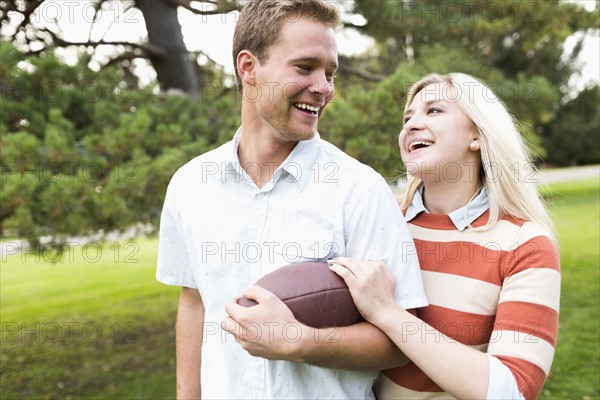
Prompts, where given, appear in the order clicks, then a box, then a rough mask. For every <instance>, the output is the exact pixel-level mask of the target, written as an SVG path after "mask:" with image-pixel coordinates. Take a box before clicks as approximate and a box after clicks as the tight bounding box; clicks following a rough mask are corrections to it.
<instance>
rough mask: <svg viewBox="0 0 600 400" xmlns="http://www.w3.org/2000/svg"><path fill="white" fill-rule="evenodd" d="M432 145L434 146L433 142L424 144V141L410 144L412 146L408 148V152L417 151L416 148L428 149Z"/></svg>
mask: <svg viewBox="0 0 600 400" xmlns="http://www.w3.org/2000/svg"><path fill="white" fill-rule="evenodd" d="M432 144H433V142H423V141H418V142H412V143H411V144H410V146H408V150H410V151H413V150H415V148H416V147H417V146H425V147H428V146H431V145H432Z"/></svg>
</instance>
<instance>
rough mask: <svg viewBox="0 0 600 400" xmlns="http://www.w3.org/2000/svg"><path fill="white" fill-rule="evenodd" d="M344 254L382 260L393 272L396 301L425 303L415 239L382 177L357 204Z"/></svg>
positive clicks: (410, 305)
mask: <svg viewBox="0 0 600 400" xmlns="http://www.w3.org/2000/svg"><path fill="white" fill-rule="evenodd" d="M346 255H347V256H349V257H355V258H361V259H366V260H381V261H385V262H386V264H387V265H388V266H389V267H390V269H391V270H392V272H394V274H395V275H396V279H397V284H396V291H395V294H394V296H395V299H396V302H397V303H398V304H399V305H400V306H401V307H403V308H405V309H411V308H418V307H424V306H426V305H427V300H426V298H425V292H424V290H423V280H422V278H421V270H420V268H419V260H418V258H417V252H416V247H415V244H414V241H413V239H412V236H411V234H410V231H409V230H408V226H407V224H406V221H405V220H404V218H403V217H402V212H401V211H400V207H399V206H398V203H397V202H396V199H395V198H394V195H393V193H392V191H391V189H390V188H389V186H388V184H387V183H386V182H385V180H383V178H381V179H379V180H378V181H377V182H376V183H375V184H374V185H373V186H372V187H371V188H369V190H367V191H366V193H364V194H363V195H362V196H361V198H360V199H359V201H358V202H357V203H356V207H355V208H354V211H353V213H352V218H351V221H350V224H349V229H348V231H347V240H346Z"/></svg>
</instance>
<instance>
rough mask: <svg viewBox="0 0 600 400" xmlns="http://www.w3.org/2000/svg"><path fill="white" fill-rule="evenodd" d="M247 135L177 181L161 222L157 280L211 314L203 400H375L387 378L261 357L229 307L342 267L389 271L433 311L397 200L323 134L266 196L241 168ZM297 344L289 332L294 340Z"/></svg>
mask: <svg viewBox="0 0 600 400" xmlns="http://www.w3.org/2000/svg"><path fill="white" fill-rule="evenodd" d="M241 134H242V133H241V130H238V133H237V134H236V136H235V137H234V140H233V141H231V142H228V143H226V144H224V145H223V146H221V147H219V148H217V149H215V150H213V151H210V152H208V153H206V154H203V155H201V156H199V157H196V158H195V159H193V160H192V161H190V162H189V163H187V164H186V165H185V166H183V167H182V168H180V169H179V170H178V171H177V172H176V173H175V175H174V176H173V178H172V180H171V182H170V184H169V187H168V190H167V195H166V199H165V203H164V207H163V213H162V217H161V225H160V244H159V252H158V269H157V273H156V277H157V279H158V280H159V281H161V282H163V283H166V284H169V285H178V286H185V287H190V288H197V289H198V290H199V292H200V295H201V296H202V301H203V303H204V307H205V321H204V337H203V345H202V368H201V370H202V373H201V382H202V398H207V399H213V398H222V399H265V398H286V399H292V398H294V399H308V398H313V399H314V398H340V399H342V398H346V399H347V398H352V399H360V398H373V394H372V391H371V385H372V382H373V380H374V378H375V376H376V375H377V371H345V370H336V369H329V368H320V367H316V366H312V365H309V364H300V363H292V362H288V361H281V360H279V361H277V360H275V361H271V360H267V359H263V358H260V357H253V356H251V355H249V354H248V353H247V352H246V351H245V350H243V349H242V347H241V346H240V345H239V344H238V343H236V341H235V340H234V337H233V336H232V335H231V334H229V333H227V332H225V331H223V330H222V329H221V327H220V323H221V321H223V320H224V318H225V316H226V314H225V305H226V304H227V303H228V302H229V301H230V300H231V299H232V298H234V297H235V296H239V295H240V294H241V292H242V291H243V290H244V289H246V288H248V287H250V286H252V284H253V283H254V282H255V281H256V280H258V279H259V278H260V277H261V276H263V275H265V274H266V273H269V272H271V271H273V270H274V269H276V268H278V267H281V266H283V265H286V264H290V263H293V262H298V261H325V260H327V259H329V258H332V257H336V256H350V257H357V258H362V259H370V260H385V261H386V262H387V263H388V265H389V266H390V268H392V269H393V271H394V273H395V274H396V276H397V279H398V284H397V286H396V292H395V297H396V300H397V302H398V303H399V304H400V305H402V306H403V307H405V308H416V307H422V306H425V305H426V304H427V302H426V300H425V295H424V291H423V285H422V281H421V274H420V270H419V265H418V260H417V257H416V252H415V246H414V243H413V241H412V238H411V236H410V233H409V231H408V228H407V225H406V223H405V221H404V219H403V217H402V214H401V212H400V209H399V207H398V205H397V203H396V201H395V199H394V196H393V195H392V192H391V190H390V188H389V187H388V185H387V184H386V182H385V181H384V179H383V178H382V177H381V176H380V175H379V174H377V173H376V172H375V171H374V170H373V169H371V168H369V167H367V166H365V165H363V164H361V163H359V162H358V161H356V160H354V159H352V158H350V157H349V156H347V155H346V154H344V153H343V152H342V151H340V150H339V149H337V148H336V147H335V146H333V145H331V144H330V143H327V142H325V141H322V140H321V139H320V138H319V137H318V135H317V137H315V138H313V139H311V140H308V141H301V142H299V143H298V144H297V145H296V147H295V148H294V150H293V151H292V153H291V154H290V155H289V157H288V158H287V159H286V160H285V161H284V162H283V164H282V165H280V166H279V167H277V168H276V169H275V171H274V173H273V178H272V179H271V181H270V182H268V183H267V184H266V185H265V186H264V187H263V188H262V189H260V188H258V187H257V186H256V184H255V183H254V182H253V181H252V179H250V177H249V176H248V174H247V173H246V171H245V170H244V169H243V168H241V166H240V162H239V159H238V156H237V148H238V145H239V139H240V135H241ZM247 168H252V166H251V165H250V166H249V167H247ZM255 328H256V329H257V334H269V327H264V330H262V331H261V327H255ZM296 333H297V331H295V330H293V329H289V330H288V335H289V336H290V338H289V339H290V340H297V338H296V337H295V335H296ZM323 339H324V338H320V339H319V340H323ZM330 339H332V340H335V338H330Z"/></svg>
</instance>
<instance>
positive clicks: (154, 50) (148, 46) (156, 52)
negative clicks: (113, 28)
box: [40, 28, 167, 57]
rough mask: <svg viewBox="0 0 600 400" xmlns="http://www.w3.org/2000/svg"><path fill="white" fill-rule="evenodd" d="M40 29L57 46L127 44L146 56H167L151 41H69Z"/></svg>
mask: <svg viewBox="0 0 600 400" xmlns="http://www.w3.org/2000/svg"><path fill="white" fill-rule="evenodd" d="M40 31H41V32H46V33H48V34H49V35H50V36H52V40H53V42H54V44H55V45H57V46H59V47H67V46H92V47H97V46H101V45H109V46H129V47H133V48H134V49H139V50H143V51H145V52H147V53H148V56H152V57H166V56H167V53H166V52H165V51H164V50H163V49H161V48H160V47H158V46H154V45H153V44H152V43H144V44H141V43H132V42H125V41H107V40H99V41H91V40H88V41H85V42H71V41H68V40H65V39H63V38H61V37H60V36H58V35H57V34H56V33H54V32H52V31H51V30H49V29H47V28H44V29H41V30H40Z"/></svg>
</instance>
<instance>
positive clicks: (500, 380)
mask: <svg viewBox="0 0 600 400" xmlns="http://www.w3.org/2000/svg"><path fill="white" fill-rule="evenodd" d="M486 356H487V357H488V361H489V363H490V375H489V383H488V390H487V396H486V399H487V400H508V399H515V400H525V398H524V397H523V395H522V394H521V392H520V391H519V387H518V386H517V381H516V380H515V377H514V376H513V374H512V372H510V369H509V368H508V367H507V366H506V365H504V364H502V363H501V362H500V360H498V359H497V358H496V357H493V356H491V355H489V354H486Z"/></svg>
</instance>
